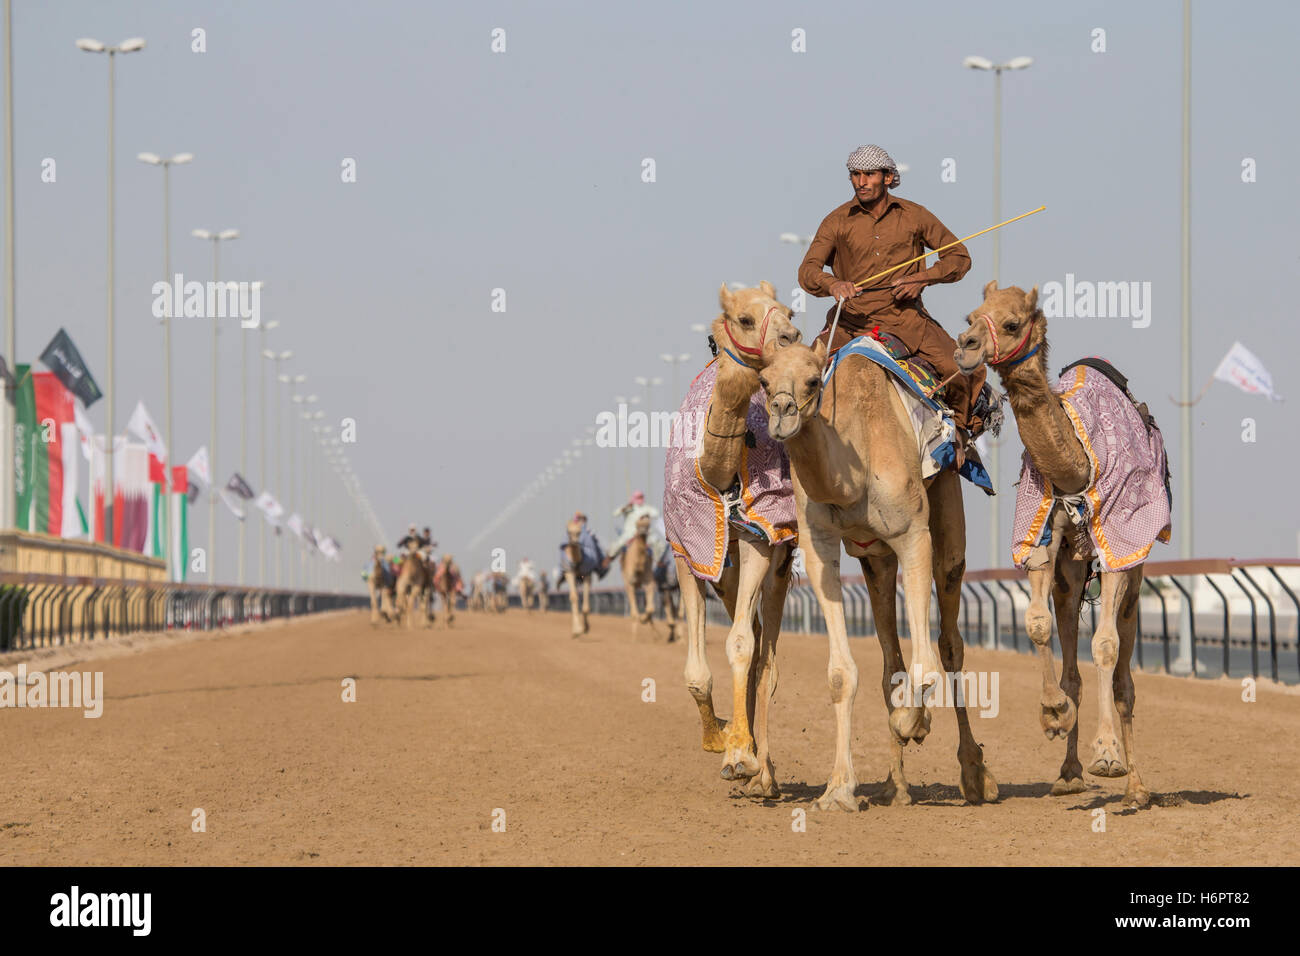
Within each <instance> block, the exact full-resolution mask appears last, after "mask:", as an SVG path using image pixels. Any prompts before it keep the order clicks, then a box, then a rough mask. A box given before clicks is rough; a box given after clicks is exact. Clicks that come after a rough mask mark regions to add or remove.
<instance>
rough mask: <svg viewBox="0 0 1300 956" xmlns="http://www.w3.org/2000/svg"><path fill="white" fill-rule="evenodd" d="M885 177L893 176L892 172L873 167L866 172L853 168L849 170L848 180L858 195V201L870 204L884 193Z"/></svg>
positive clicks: (890, 177)
mask: <svg viewBox="0 0 1300 956" xmlns="http://www.w3.org/2000/svg"><path fill="white" fill-rule="evenodd" d="M886 178H889V179H892V178H893V173H891V172H890V171H889V170H887V169H873V170H871V171H870V172H866V173H864V172H861V171H859V170H856V169H854V170H851V171H850V172H849V182H850V183H852V184H853V192H854V194H855V195H856V196H857V197H858V202H860V203H864V204H866V205H870V204H871V203H873V202H875V201H876V200H878V199H879V198H880V197H881V196H883V195H884V194H885V190H886V186H885V180H886Z"/></svg>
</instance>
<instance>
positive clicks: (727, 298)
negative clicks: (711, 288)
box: [718, 282, 732, 315]
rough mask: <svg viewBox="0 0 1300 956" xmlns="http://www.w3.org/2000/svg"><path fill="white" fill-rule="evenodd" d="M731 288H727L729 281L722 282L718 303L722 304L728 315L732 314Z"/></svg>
mask: <svg viewBox="0 0 1300 956" xmlns="http://www.w3.org/2000/svg"><path fill="white" fill-rule="evenodd" d="M731 299H732V295H731V290H730V289H728V288H727V283H725V282H724V283H722V285H721V287H719V289H718V304H719V305H720V306H722V311H724V312H726V313H727V314H728V315H730V314H731Z"/></svg>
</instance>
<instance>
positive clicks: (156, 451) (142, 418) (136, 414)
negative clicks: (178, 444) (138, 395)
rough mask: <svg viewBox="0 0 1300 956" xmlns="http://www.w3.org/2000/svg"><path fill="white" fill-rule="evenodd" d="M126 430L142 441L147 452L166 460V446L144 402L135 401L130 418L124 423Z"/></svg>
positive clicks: (160, 459)
mask: <svg viewBox="0 0 1300 956" xmlns="http://www.w3.org/2000/svg"><path fill="white" fill-rule="evenodd" d="M126 430H127V432H129V433H130V434H132V435H134V436H135V437H136V438H138V439H140V440H141V441H142V442H144V446H145V447H146V448H148V449H149V454H151V455H153V456H154V457H155V458H157V459H158V460H159V461H166V460H167V446H166V445H164V444H163V440H162V435H160V434H159V433H158V429H157V428H155V427H154V423H153V419H152V418H150V417H149V413H148V412H147V411H146V410H145V407H144V402H136V403H135V411H133V412H132V413H131V419H130V421H128V422H127V423H126Z"/></svg>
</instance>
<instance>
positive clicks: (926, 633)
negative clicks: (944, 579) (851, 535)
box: [889, 527, 945, 744]
mask: <svg viewBox="0 0 1300 956" xmlns="http://www.w3.org/2000/svg"><path fill="white" fill-rule="evenodd" d="M889 546H890V547H891V548H892V549H893V551H894V553H895V554H897V555H898V563H899V565H900V566H901V568H902V573H903V607H904V609H905V610H906V611H907V632H908V637H909V638H910V640H911V644H912V658H911V662H910V663H909V665H908V671H907V674H908V679H907V681H906V682H905V683H904V685H903V686H904V687H905V688H906V689H907V693H906V695H905V696H906V699H905V701H904V704H903V706H902V707H897V708H895V709H894V710H893V711H891V712H890V714H889V726H890V729H891V730H893V731H894V733H895V734H897V735H898V737H899V738H900V739H901V740H902V741H903V743H904V744H906V743H907V742H908V740H914V741H915V742H916V743H918V744H919V743H921V742H922V741H924V740H925V737H926V735H927V734H928V733H929V732H930V710H929V708H928V707H927V706H926V701H927V698H930V697H932V694H931V691H932V690H933V689H935V685H936V684H937V683H938V682H939V681H942V680H945V677H944V674H943V671H942V669H941V668H942V665H941V664H940V662H939V655H938V654H936V653H935V649H934V644H933V643H932V642H931V640H930V584H931V581H932V575H933V573H934V572H933V570H932V567H933V556H932V555H933V548H932V545H931V543H930V530H929V528H927V527H922V528H920V529H915V530H912V531H911V532H910V533H907V534H905V535H900V536H898V537H897V538H895V539H894V540H892V541H889Z"/></svg>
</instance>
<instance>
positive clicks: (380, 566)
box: [366, 544, 391, 626]
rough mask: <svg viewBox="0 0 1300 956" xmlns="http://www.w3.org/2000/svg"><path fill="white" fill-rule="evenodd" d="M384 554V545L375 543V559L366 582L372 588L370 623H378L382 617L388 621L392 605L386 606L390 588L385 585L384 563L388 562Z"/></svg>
mask: <svg viewBox="0 0 1300 956" xmlns="http://www.w3.org/2000/svg"><path fill="white" fill-rule="evenodd" d="M387 560H388V559H387V558H386V557H385V555H384V546H383V545H382V544H377V545H375V556H374V561H372V562H371V565H370V574H369V575H368V576H367V578H366V583H367V585H368V586H369V588H370V623H371V625H372V626H373V625H376V624H378V623H379V619H380V617H382V618H383V619H384V620H385V621H388V620H389V619H390V618H389V611H390V610H391V607H388V608H386V607H384V597H385V596H386V595H387V593H388V589H387V588H385V587H384V565H385V564H386V563H387Z"/></svg>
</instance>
